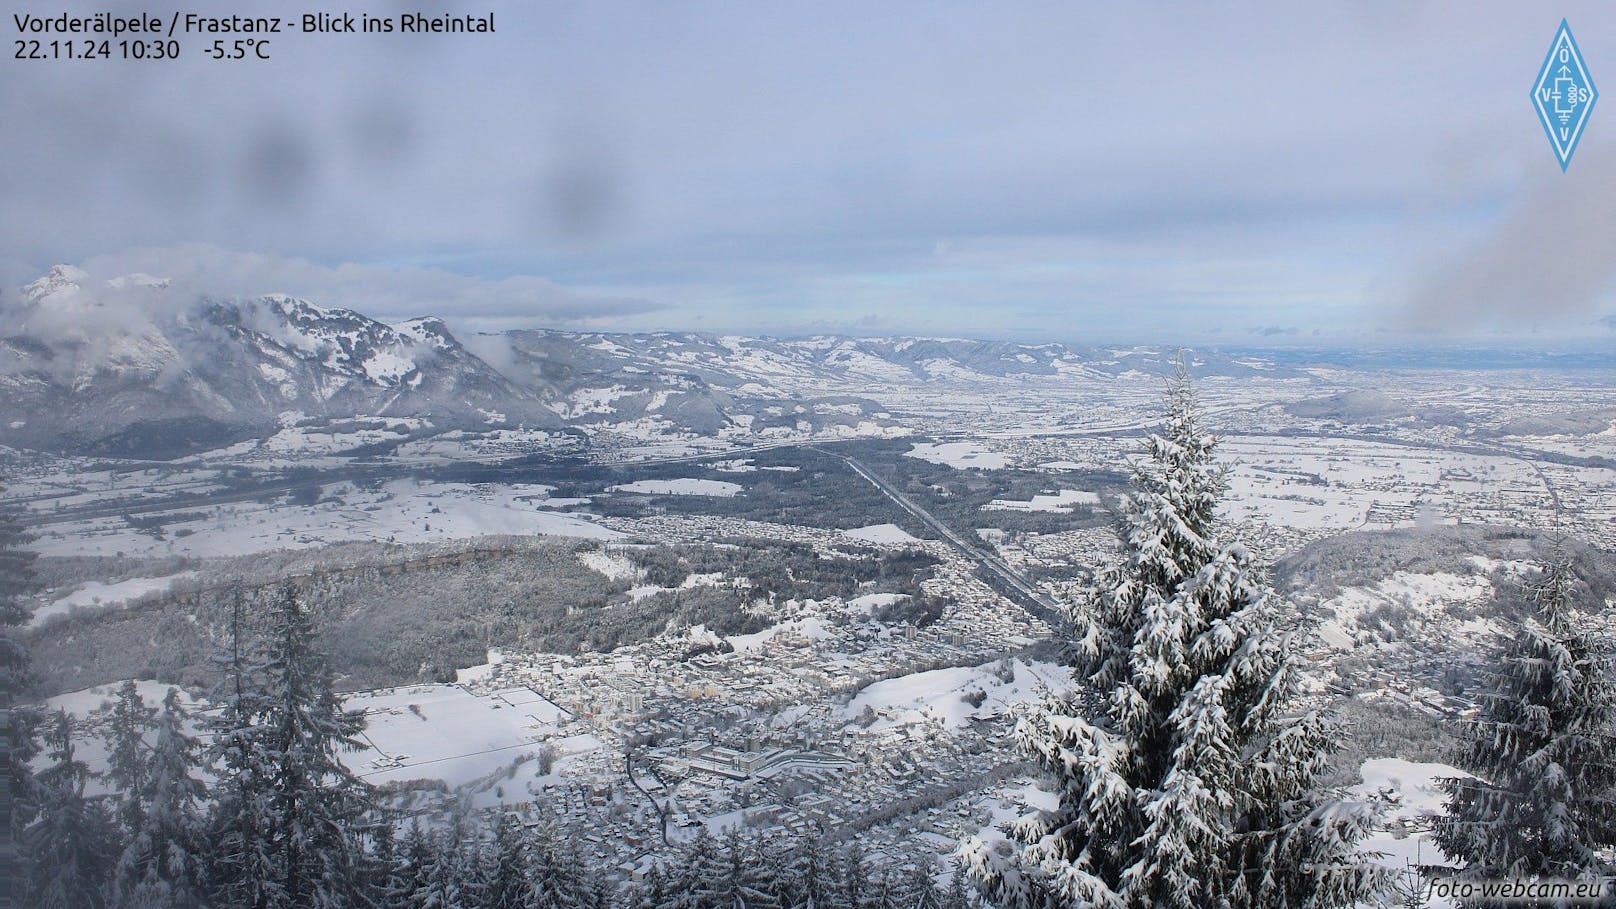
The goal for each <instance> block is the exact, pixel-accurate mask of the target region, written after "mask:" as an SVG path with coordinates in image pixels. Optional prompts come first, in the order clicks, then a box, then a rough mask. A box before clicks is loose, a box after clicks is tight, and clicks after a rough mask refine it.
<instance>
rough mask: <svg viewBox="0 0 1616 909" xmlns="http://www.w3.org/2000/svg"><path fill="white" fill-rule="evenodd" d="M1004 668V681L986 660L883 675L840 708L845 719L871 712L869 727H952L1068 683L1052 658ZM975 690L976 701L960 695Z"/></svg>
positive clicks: (1067, 672)
mask: <svg viewBox="0 0 1616 909" xmlns="http://www.w3.org/2000/svg"><path fill="white" fill-rule="evenodd" d="M1010 668H1011V674H1012V678H1011V680H1010V681H1005V680H1004V679H1003V678H1001V677H1000V676H999V675H998V674H997V667H996V665H995V664H991V663H989V664H984V665H981V666H959V667H954V668H950V669H933V670H930V671H928V672H916V673H912V674H910V675H905V676H899V677H898V678H895V679H886V680H884V681H880V682H875V683H873V684H870V685H867V686H865V688H864V689H863V690H861V691H860V692H859V693H858V696H857V697H855V698H853V700H852V701H851V702H850V703H848V704H847V705H846V706H845V707H843V708H842V709H841V712H842V715H843V716H844V717H846V718H847V719H848V720H850V721H851V720H856V719H857V718H858V717H859V715H860V714H862V713H863V712H864V710H865V708H869V709H870V710H872V711H874V713H875V717H876V720H875V722H874V723H873V724H872V725H871V726H870V727H869V728H870V729H872V730H877V731H879V730H883V729H891V728H894V727H899V726H909V725H914V724H917V723H941V724H942V725H943V726H944V727H945V728H948V729H957V728H959V727H961V726H963V725H965V724H966V723H967V722H969V721H970V720H971V718H972V717H977V716H982V717H989V716H997V715H1000V714H1003V713H1005V712H1006V711H1008V710H1009V709H1010V708H1011V707H1012V706H1013V705H1016V704H1021V703H1025V702H1027V701H1032V700H1036V699H1037V698H1038V697H1039V696H1040V694H1041V692H1042V691H1044V690H1045V689H1046V688H1057V687H1066V686H1067V685H1069V684H1070V683H1071V671H1070V670H1069V669H1067V668H1066V667H1064V666H1061V665H1059V664H1057V663H1048V662H1042V661H1037V662H1026V661H1023V660H1013V661H1011V663H1010ZM977 693H980V694H981V695H983V699H982V703H981V706H976V705H973V704H972V703H970V701H968V700H966V698H967V697H972V696H974V695H975V694H977Z"/></svg>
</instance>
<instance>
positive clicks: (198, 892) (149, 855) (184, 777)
mask: <svg viewBox="0 0 1616 909" xmlns="http://www.w3.org/2000/svg"><path fill="white" fill-rule="evenodd" d="M187 718H188V713H187V711H186V710H185V706H184V704H182V703H181V702H180V693H179V690H178V689H176V688H170V689H169V690H168V695H167V696H166V697H164V698H163V709H162V712H161V713H160V714H158V716H157V736H156V740H155V741H154V742H153V744H152V751H151V755H150V757H149V758H147V763H146V768H145V771H144V774H143V778H144V779H145V781H146V783H145V787H146V788H145V792H144V795H143V798H142V803H143V804H144V806H145V810H144V812H143V814H142V816H141V823H140V827H139V828H137V829H136V830H135V832H134V835H133V836H132V837H131V838H130V840H129V844H128V845H127V846H125V847H124V851H123V856H122V857H121V858H120V859H119V861H118V872H117V884H118V886H117V891H118V894H119V898H120V905H122V906H127V907H139V909H197V907H201V906H203V905H205V901H204V891H203V875H204V870H205V864H204V859H205V854H206V848H207V844H206V843H205V842H204V841H203V838H202V804H203V802H204V800H205V799H206V798H207V789H206V787H205V786H204V785H203V783H202V781H201V780H200V779H198V778H197V775H196V774H197V771H198V770H199V769H200V768H201V766H202V758H201V744H200V743H199V742H198V741H197V739H196V737H195V736H193V735H191V734H190V733H189V732H187V731H186V720H187Z"/></svg>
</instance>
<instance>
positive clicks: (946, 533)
mask: <svg viewBox="0 0 1616 909" xmlns="http://www.w3.org/2000/svg"><path fill="white" fill-rule="evenodd" d="M804 447H806V448H811V449H813V450H814V451H817V452H819V453H820V454H825V455H830V456H831V457H833V458H836V459H838V460H840V461H842V462H844V463H845V464H847V466H848V467H851V468H852V469H853V472H854V473H856V474H858V475H859V476H861V477H863V478H864V479H865V480H866V481H868V482H869V483H870V485H872V486H874V487H875V488H876V489H878V490H880V491H881V494H882V495H884V496H886V497H887V498H888V499H891V500H892V501H893V503H895V504H896V505H897V506H898V507H899V508H902V509H903V510H904V511H906V512H908V513H909V514H911V515H913V516H914V517H915V518H916V519H917V520H919V521H920V522H921V523H922V524H925V525H926V526H927V527H928V528H930V529H931V530H932V531H933V532H935V533H936V534H937V535H938V536H940V537H942V538H943V539H944V540H945V541H947V542H948V544H949V545H950V546H953V547H954V548H955V549H956V550H958V551H959V553H960V554H961V555H963V556H965V557H966V558H967V559H970V560H971V561H973V562H975V563H977V564H978V565H980V566H982V567H983V568H984V569H986V570H987V571H988V572H989V574H991V575H992V576H993V577H995V578H997V579H998V580H999V581H1000V582H1001V583H1002V585H1003V587H1004V588H1005V592H1006V593H1008V594H1010V595H1011V598H1012V599H1014V600H1016V601H1017V602H1018V603H1020V604H1021V606H1022V607H1023V608H1024V609H1026V610H1027V611H1028V612H1030V613H1032V615H1033V616H1034V617H1035V618H1038V619H1041V620H1043V621H1045V622H1048V623H1050V624H1051V625H1055V626H1059V625H1060V624H1061V623H1062V622H1063V621H1064V619H1063V614H1062V611H1061V609H1060V607H1058V606H1056V605H1055V604H1054V603H1053V602H1052V601H1050V600H1049V599H1048V598H1047V597H1045V596H1044V595H1043V594H1042V593H1040V592H1039V590H1038V588H1036V587H1034V586H1033V585H1032V582H1030V581H1028V580H1027V579H1026V578H1024V577H1022V576H1021V573H1020V572H1018V571H1016V570H1015V569H1014V568H1012V567H1011V566H1010V563H1008V562H1006V561H1005V560H1004V559H1002V558H1000V557H999V556H998V554H996V553H993V552H989V551H988V550H985V549H983V548H982V547H980V546H978V545H976V544H975V543H973V542H972V541H970V540H968V539H966V538H965V537H963V536H961V535H960V534H958V533H956V532H955V531H954V529H953V528H952V527H949V526H948V525H947V524H944V523H943V522H942V521H940V520H938V519H937V518H936V517H935V516H934V515H933V514H932V513H931V512H929V511H927V510H926V509H925V508H922V507H921V506H920V505H919V504H917V503H916V502H915V501H914V500H913V499H911V498H909V497H908V496H906V495H904V494H903V493H902V492H900V491H899V490H898V489H897V487H895V486H893V485H892V484H891V483H888V482H887V481H886V480H885V479H884V478H882V477H881V476H880V475H879V474H877V473H876V472H875V471H873V470H871V469H870V468H869V467H866V466H865V465H864V464H863V463H861V462H860V461H859V460H858V459H857V458H854V457H852V456H850V455H845V454H842V453H841V452H838V451H831V450H829V449H825V448H820V447H819V446H817V445H808V446H804Z"/></svg>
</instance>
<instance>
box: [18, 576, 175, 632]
mask: <svg viewBox="0 0 1616 909" xmlns="http://www.w3.org/2000/svg"><path fill="white" fill-rule="evenodd" d="M195 576H196V572H194V571H182V572H180V573H178V574H171V575H168V576H167V577H161V578H129V579H128V580H124V581H117V582H115V583H112V584H103V583H101V582H100V581H85V582H84V583H83V584H80V585H78V586H77V587H75V588H74V589H73V591H72V592H71V593H68V594H67V595H65V596H61V597H57V598H56V599H54V600H52V601H51V602H49V603H46V604H45V605H43V606H41V607H39V608H38V609H36V610H34V615H33V617H32V618H31V619H29V621H28V627H30V628H33V627H37V626H39V625H42V624H44V623H45V622H46V621H47V620H49V619H51V618H54V617H56V616H59V615H67V614H68V613H69V612H72V611H73V610H74V609H85V608H92V607H93V608H101V607H113V606H126V605H128V604H129V603H130V602H133V601H134V600H138V599H140V598H141V597H143V596H145V595H147V594H149V593H162V592H163V591H166V590H168V589H169V588H171V587H173V586H174V582H175V581H183V580H185V579H186V578H192V577H195Z"/></svg>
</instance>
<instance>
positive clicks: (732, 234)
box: [0, 2, 1616, 345]
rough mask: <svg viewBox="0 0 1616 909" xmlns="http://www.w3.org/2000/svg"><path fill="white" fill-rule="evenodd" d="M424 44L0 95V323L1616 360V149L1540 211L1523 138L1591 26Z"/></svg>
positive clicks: (752, 33)
mask: <svg viewBox="0 0 1616 909" xmlns="http://www.w3.org/2000/svg"><path fill="white" fill-rule="evenodd" d="M113 6H114V8H118V7H119V6H120V5H119V4H113ZM122 6H128V5H127V4H125V5H122ZM210 7H211V9H213V10H216V11H226V7H225V5H224V4H204V5H203V6H202V7H200V8H199V11H202V12H207V11H209V10H210ZM365 9H367V7H365V6H356V7H354V8H353V10H352V11H353V12H355V13H356V14H357V13H358V12H360V11H362V10H365ZM375 9H376V10H377V11H380V12H387V11H390V8H388V7H385V6H382V5H375ZM443 9H444V10H445V11H452V12H479V11H483V10H484V9H492V10H494V12H495V14H496V16H497V20H498V29H499V30H498V32H497V33H496V34H495V35H493V36H470V35H459V36H441V35H440V36H422V37H416V38H410V37H405V36H399V35H390V36H365V35H357V36H314V35H291V36H285V40H283V41H281V42H279V43H278V44H277V46H276V48H275V52H274V59H273V60H271V61H268V62H254V63H238V64H224V63H215V62H213V61H208V60H204V59H200V58H199V57H197V56H196V55H192V56H191V57H190V58H188V59H182V60H181V61H179V62H177V63H173V64H165V65H153V64H150V63H145V64H137V63H128V64H123V63H116V62H110V61H99V62H96V63H93V64H91V63H82V64H75V65H63V64H62V62H61V61H56V62H47V63H39V62H29V61H15V60H13V61H10V62H9V64H8V65H9V66H10V67H11V68H10V70H9V71H8V72H7V73H6V79H5V83H4V84H5V87H4V88H3V89H0V115H3V116H4V117H5V118H6V122H8V123H13V124H26V128H21V129H12V130H8V131H6V134H5V135H4V136H3V137H0V155H3V157H4V160H6V161H7V170H8V178H7V180H6V181H5V183H4V188H3V189H0V202H3V203H4V206H5V210H6V211H7V212H8V217H7V218H6V219H5V222H4V224H3V226H0V248H3V249H4V250H5V252H4V253H0V285H3V286H4V287H5V292H4V294H3V295H0V302H3V301H5V300H7V299H14V295H13V289H14V288H15V287H16V286H18V285H20V284H22V283H26V282H27V281H29V280H31V279H32V278H34V277H35V276H37V275H38V274H40V273H41V272H43V271H44V270H45V269H46V268H48V267H49V266H50V265H51V264H53V263H56V262H71V263H75V264H78V265H81V266H83V267H85V268H86V269H87V270H89V271H90V272H91V273H92V274H95V275H97V276H104V277H110V276H112V275H116V274H122V273H127V272H133V271H144V272H149V273H153V274H161V275H164V276H167V277H172V278H175V279H176V281H177V282H178V283H179V285H180V286H181V287H182V288H191V289H195V290H197V291H206V292H210V293H218V294H235V293H239V294H256V293H265V292H288V293H295V294H298V295H301V296H306V297H308V298H310V299H313V300H316V301H317V302H320V303H322V304H326V305H332V306H346V307H350V308H354V309H358V310H360V311H363V312H366V313H368V314H370V315H374V316H377V317H382V318H393V317H396V318H404V317H409V316H415V315H421V314H424V313H433V314H439V315H443V316H446V317H448V318H450V319H451V320H453V321H455V322H456V323H459V324H461V325H465V326H468V327H471V328H476V329H490V328H501V327H511V326H519V325H520V326H527V325H538V326H553V327H572V328H577V327H589V328H597V329H603V330H646V329H681V330H701V331H736V332H746V333H756V334H769V335H776V336H780V335H797V334H804V333H820V332H826V333H829V332H835V333H849V334H860V335H894V334H950V335H965V336H972V337H995V338H1011V339H1020V340H1040V341H1041V340H1079V341H1090V342H1093V341H1103V342H1127V341H1146V342H1168V343H1203V344H1204V343H1211V344H1222V345H1262V344H1270V345H1271V344H1380V343H1387V342H1390V341H1409V340H1416V341H1434V342H1464V343H1468V342H1476V341H1481V342H1492V343H1499V342H1515V341H1522V340H1530V341H1531V342H1532V343H1534V344H1553V343H1565V344H1576V343H1581V344H1593V345H1608V344H1609V343H1610V342H1611V341H1613V340H1616V255H1613V254H1612V253H1611V250H1612V249H1613V248H1616V205H1612V204H1611V203H1612V200H1613V199H1616V194H1613V190H1616V138H1613V136H1616V133H1613V132H1612V131H1611V127H1610V126H1609V125H1608V123H1607V121H1608V120H1609V118H1610V117H1612V116H1616V113H1613V112H1612V111H1611V110H1610V109H1609V107H1608V103H1607V105H1600V106H1596V108H1595V109H1594V111H1593V113H1592V118H1591V120H1590V122H1589V124H1588V127H1587V132H1586V134H1585V137H1584V139H1583V141H1582V144H1581V147H1580V148H1579V150H1578V152H1577V154H1576V157H1575V159H1574V160H1573V161H1572V163H1571V166H1570V169H1569V170H1568V171H1567V172H1566V173H1564V174H1562V173H1561V172H1560V168H1559V166H1558V164H1557V163H1556V162H1555V160H1554V156H1553V153H1552V152H1551V151H1550V149H1549V147H1548V143H1547V141H1546V140H1545V137H1544V135H1543V133H1542V129H1541V127H1540V126H1539V125H1538V122H1537V118H1536V114H1535V113H1534V112H1533V110H1532V108H1531V105H1530V103H1529V100H1528V94H1529V90H1530V88H1531V84H1532V82H1533V80H1534V78H1535V76H1536V75H1537V71H1538V67H1539V66H1540V65H1541V63H1542V60H1543V55H1544V54H1545V53H1546V52H1547V49H1548V46H1549V43H1550V40H1551V38H1552V36H1553V33H1554V29H1555V28H1556V26H1557V25H1558V24H1559V19H1560V17H1561V16H1564V17H1565V18H1566V19H1567V20H1568V21H1569V23H1570V25H1571V27H1572V29H1573V31H1574V32H1575V34H1576V36H1577V39H1578V41H1579V43H1580V45H1581V49H1582V51H1583V54H1584V56H1585V57H1586V59H1587V62H1588V66H1589V69H1590V71H1591V73H1592V75H1593V78H1594V80H1595V82H1596V83H1598V84H1604V83H1608V84H1616V11H1613V10H1612V9H1611V8H1610V7H1609V5H1608V4H1596V3H1591V2H1584V3H1570V4H1566V5H1564V6H1563V7H1558V8H1555V9H1553V10H1549V9H1546V8H1529V7H1527V6H1523V5H1521V4H1507V3H1502V2H1488V3H1481V4H1419V5H1410V4H1398V3H1390V2H1370V3H1362V2H1359V3H1344V2H1343V3H1333V4H1328V5H1323V6H1314V7H1309V8H1307V9H1301V8H1296V7H1294V6H1291V5H1285V4H1279V3H1265V4H1258V5H1251V6H1247V7H1243V8H1242V10H1241V12H1240V13H1239V14H1238V15H1231V14H1228V13H1227V11H1225V10H1221V9H1212V8H1206V7H1202V6H1198V5H1189V4H1170V3H1155V4H1143V5H1129V6H1126V7H1111V6H1102V5H1099V4H1086V5H1071V4H1056V3H1032V2H1026V3H1017V4H1013V5H1010V6H1007V7H1001V8H994V9H989V8H987V7H965V6H960V7H950V8H939V7H935V6H931V5H924V4H918V3H912V4H911V3H904V4H891V5H883V6H881V7H880V8H876V9H872V8H869V7H867V6H857V5H853V4H844V3H832V4H828V5H819V6H815V7H813V8H812V9H809V8H806V7H794V6H789V5H786V4H759V5H748V6H744V7H735V6H734V5H727V4H718V3H693V4H681V5H659V4H634V3H600V4H577V5H551V6H534V5H530V4H510V3H499V2H491V3H489V4H487V5H486V7H477V8H476V9H474V8H473V7H471V6H467V5H459V6H454V5H448V6H445V7H443ZM74 11H75V12H86V11H88V10H87V9H78V10H74ZM228 11H229V12H236V13H240V14H243V15H251V14H254V13H255V12H279V11H278V10H272V9H271V8H270V7H267V6H264V5H263V4H255V5H249V7H248V8H245V9H243V8H240V7H239V6H237V5H232V6H230V7H229V9H228ZM429 11H437V8H436V7H434V8H433V10H429Z"/></svg>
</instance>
